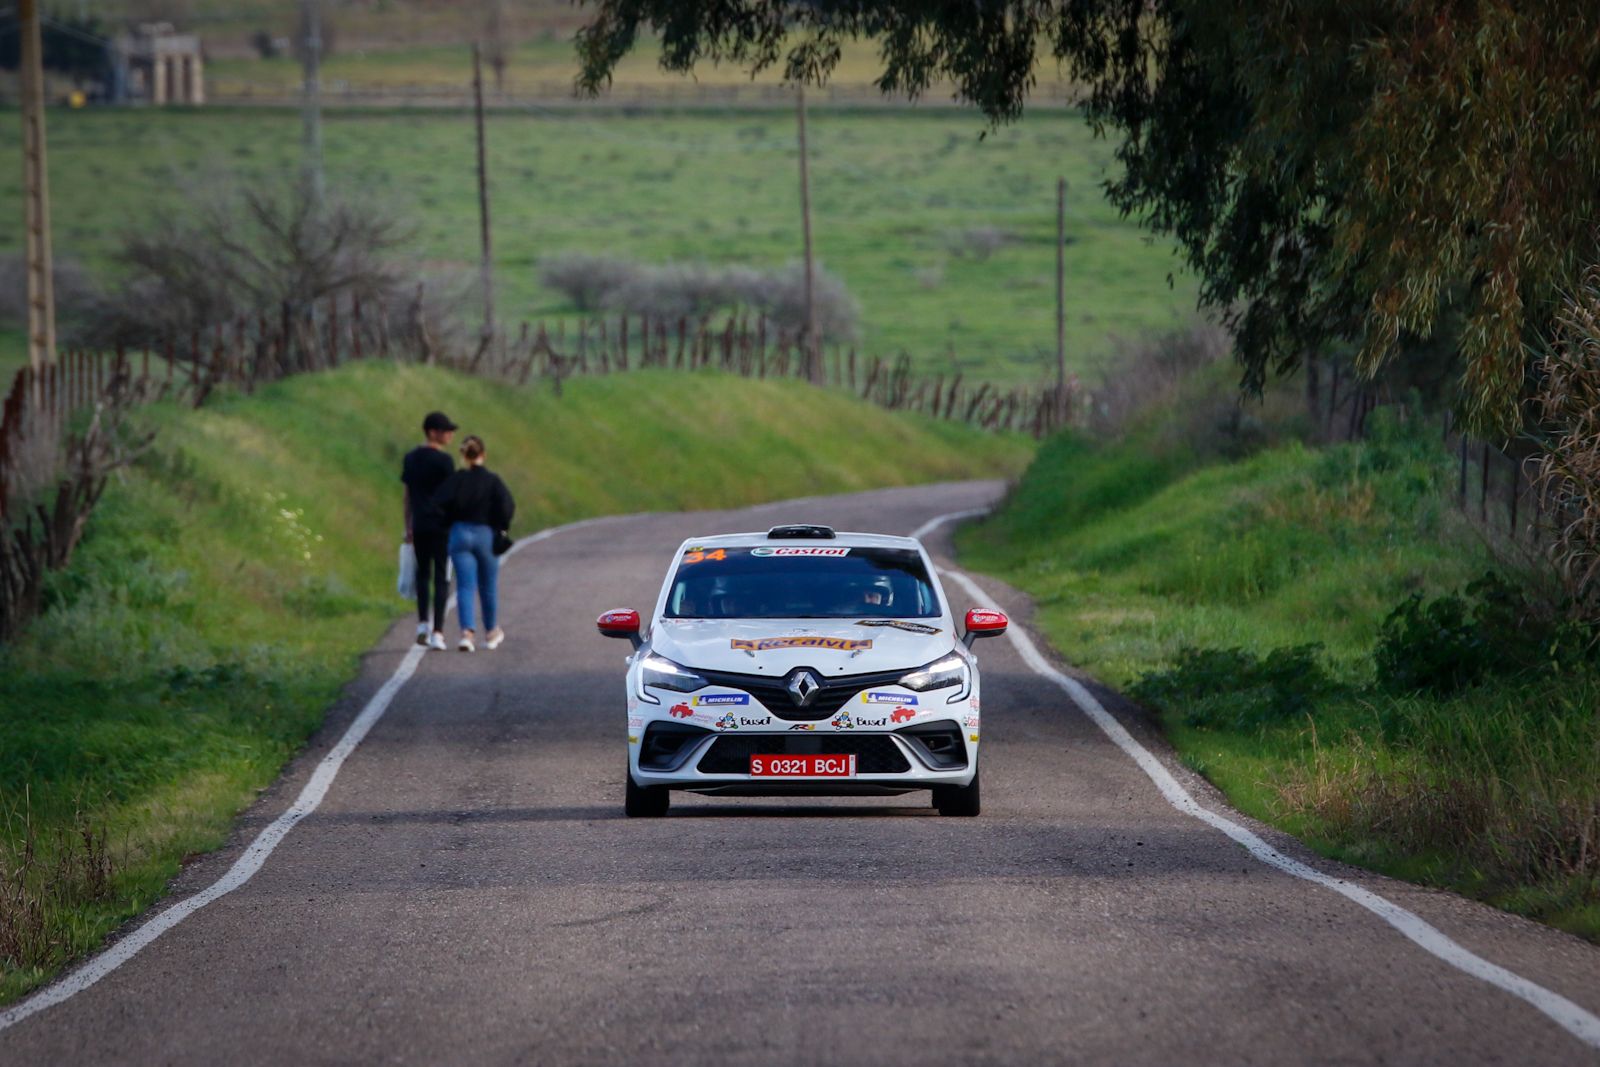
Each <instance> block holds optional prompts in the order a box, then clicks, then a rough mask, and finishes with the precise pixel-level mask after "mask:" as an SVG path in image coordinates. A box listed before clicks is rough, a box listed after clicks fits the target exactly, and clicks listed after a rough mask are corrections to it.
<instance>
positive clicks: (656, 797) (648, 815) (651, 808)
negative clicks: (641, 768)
mask: <svg viewBox="0 0 1600 1067" xmlns="http://www.w3.org/2000/svg"><path fill="white" fill-rule="evenodd" d="M626 777H627V782H628V784H627V785H626V786H625V787H624V788H623V792H622V810H623V812H624V813H625V814H626V815H627V816H628V818H630V819H659V818H661V816H663V815H665V814H666V813H667V808H668V807H669V806H670V805H671V804H672V794H670V793H668V792H667V790H666V788H665V787H663V786H659V785H653V786H643V785H639V784H638V783H637V782H635V781H634V780H633V775H631V774H629V775H627V776H626Z"/></svg>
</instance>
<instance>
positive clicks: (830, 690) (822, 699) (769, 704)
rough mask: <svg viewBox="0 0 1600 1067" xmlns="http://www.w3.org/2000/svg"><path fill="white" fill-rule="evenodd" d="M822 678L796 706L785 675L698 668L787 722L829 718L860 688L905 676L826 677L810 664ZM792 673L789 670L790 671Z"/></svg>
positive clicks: (892, 673) (709, 678)
mask: <svg viewBox="0 0 1600 1067" xmlns="http://www.w3.org/2000/svg"><path fill="white" fill-rule="evenodd" d="M811 671H812V673H813V674H815V675H816V676H817V679H818V680H819V681H821V682H822V688H820V689H818V690H817V692H816V694H815V695H814V696H812V698H811V703H809V704H807V705H806V706H805V707H803V708H802V707H798V706H797V705H796V704H795V702H794V697H792V696H790V695H789V688H788V678H789V676H788V675H784V676H783V677H782V678H771V677H768V676H766V675H761V674H732V673H729V672H726V671H700V672H699V673H700V675H701V676H702V677H703V678H705V679H706V681H708V682H710V683H711V684H713V685H721V686H727V687H728V688H730V689H743V690H744V691H745V692H746V693H749V694H750V695H751V696H753V697H755V698H756V699H757V700H759V701H761V703H762V704H764V705H766V708H767V710H768V711H770V712H772V714H774V715H776V716H777V717H778V718H780V719H786V720H788V721H789V722H820V721H821V720H823V719H826V718H830V717H831V716H832V715H833V714H834V713H835V712H837V711H838V710H839V709H840V708H842V707H844V705H845V702H846V701H847V700H849V699H850V698H851V697H853V696H855V695H856V694H857V693H859V692H861V691H862V690H863V689H870V688H872V687H873V686H875V685H893V684H895V683H896V682H898V681H899V680H900V679H901V678H902V677H904V676H905V673H906V672H905V671H903V670H899V671H880V672H878V673H877V674H844V675H836V676H834V677H832V678H829V677H827V676H826V675H824V674H823V673H822V672H821V671H819V670H816V669H815V668H811ZM790 673H791V674H792V673H793V672H792V671H791V672H790Z"/></svg>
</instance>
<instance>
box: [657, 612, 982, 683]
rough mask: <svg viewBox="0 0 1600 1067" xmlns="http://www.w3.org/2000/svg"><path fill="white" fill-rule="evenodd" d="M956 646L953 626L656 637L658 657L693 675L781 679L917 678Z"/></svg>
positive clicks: (792, 626) (725, 622)
mask: <svg viewBox="0 0 1600 1067" xmlns="http://www.w3.org/2000/svg"><path fill="white" fill-rule="evenodd" d="M927 630H932V631H933V632H932V633H926V632H921V631H927ZM955 645H956V638H955V632H954V629H953V627H952V626H951V624H950V620H949V619H864V620H854V619H661V620H659V621H658V622H657V623H656V625H655V627H654V629H653V630H652V631H651V634H650V647H651V649H652V651H655V652H657V653H660V654H661V655H663V656H665V657H667V658H668V659H670V660H673V661H675V662H677V663H681V664H683V665H684V666H685V667H689V668H692V669H696V670H709V671H730V672H733V673H737V674H765V675H770V676H771V677H774V678H781V677H783V676H784V675H786V674H788V673H789V672H790V671H791V670H793V669H794V668H796V667H810V668H812V669H813V670H815V671H817V672H818V673H820V674H822V675H823V676H824V677H827V676H831V675H839V674H871V673H875V672H877V671H891V670H902V669H903V670H911V669H913V668H916V667H920V666H922V665H923V664H924V663H928V662H930V661H932V660H936V659H938V658H939V657H940V656H943V655H944V654H945V653H947V652H949V651H950V650H951V649H952V648H954V647H955Z"/></svg>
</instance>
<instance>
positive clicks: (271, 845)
mask: <svg viewBox="0 0 1600 1067" xmlns="http://www.w3.org/2000/svg"><path fill="white" fill-rule="evenodd" d="M626 517H627V516H615V515H603V516H598V517H596V518H593V519H583V520H581V521H579V522H572V523H567V524H566V525H564V526H552V527H550V528H548V529H545V530H540V531H539V532H538V533H535V534H530V535H528V536H527V537H524V538H521V539H520V540H518V541H517V542H516V544H514V545H512V546H511V548H510V549H509V550H508V551H507V553H506V555H507V556H511V555H514V554H515V553H517V552H520V551H522V549H523V548H525V547H526V546H528V545H531V544H533V543H535V542H537V541H543V540H546V539H547V538H550V537H554V536H555V535H556V534H558V533H562V532H563V531H567V530H575V529H578V528H579V527H582V526H589V525H591V524H593V523H597V522H605V521H607V520H610V519H616V518H626ZM455 602H456V598H455V595H454V594H452V595H451V597H450V599H449V601H448V602H447V604H446V607H445V611H446V613H447V614H448V613H449V611H450V609H451V608H453V607H454V606H455ZM427 651H428V650H427V649H425V648H423V647H422V646H421V645H412V646H411V648H410V649H409V650H408V651H407V652H406V654H405V655H404V656H402V657H401V658H400V663H399V665H398V666H396V667H395V669H394V673H393V674H391V675H389V677H388V679H387V680H386V681H385V682H384V683H383V685H381V686H379V687H378V691H377V692H376V693H373V694H372V696H371V697H370V698H368V700H367V703H366V706H365V707H363V708H362V709H361V714H359V715H357V716H356V717H355V719H354V720H352V721H351V723H350V725H349V726H347V727H345V731H344V733H343V735H341V736H340V738H339V740H338V742H337V743H335V744H334V746H333V748H331V749H329V750H328V752H327V754H326V755H324V756H323V757H322V759H320V760H318V761H317V766H316V769H315V770H314V771H312V772H311V777H310V779H309V780H307V782H306V784H305V785H304V786H302V787H301V789H300V794H299V796H297V797H295V800H294V803H293V804H290V805H289V807H288V808H287V809H286V810H285V811H284V812H283V813H282V814H280V815H279V816H278V817H277V818H276V819H273V820H272V822H270V823H268V824H267V826H266V828H265V829H263V830H262V831H261V832H260V833H259V834H257V835H256V837H255V840H253V841H251V842H250V844H249V845H247V846H246V847H245V850H244V852H243V854H241V855H240V856H239V858H238V859H236V860H234V861H233V865H232V866H231V867H229V868H228V870H227V872H226V873H224V874H223V875H222V877H221V878H218V879H217V880H216V881H215V882H212V883H211V884H210V885H209V886H207V887H206V888H204V889H202V890H200V891H199V892H198V893H195V894H193V895H192V896H187V897H184V898H183V899H182V900H180V901H178V902H177V903H176V904H173V905H171V906H170V907H167V908H165V909H163V910H162V911H160V912H158V913H156V914H155V915H153V916H151V918H150V919H149V920H148V921H147V922H144V923H142V924H141V925H140V926H139V927H137V928H136V929H134V930H131V931H129V933H128V935H127V936H126V937H124V938H122V939H121V940H119V941H117V942H116V943H115V944H113V945H112V946H111V947H109V948H107V949H105V950H104V951H102V952H100V953H99V954H98V955H95V956H91V957H90V958H89V959H88V960H86V961H84V962H83V963H82V964H80V965H79V966H78V967H77V968H75V969H74V970H71V971H68V972H67V973H66V974H64V975H62V976H61V977H60V978H58V979H56V980H55V981H54V982H52V983H50V984H49V985H47V986H45V987H44V988H43V989H40V990H39V991H38V992H36V993H33V994H31V995H29V996H27V997H24V998H23V999H22V1000H20V1001H18V1002H17V1003H15V1004H13V1005H12V1006H11V1007H9V1008H3V1009H0V1031H4V1030H7V1029H9V1028H10V1027H13V1026H15V1025H16V1024H17V1023H20V1022H22V1020H24V1019H26V1018H28V1017H29V1016H31V1015H36V1014H38V1013H39V1012H41V1011H44V1010H45V1009H46V1008H53V1007H55V1006H56V1005H57V1004H60V1003H62V1002H63V1001H65V1000H68V999H70V998H71V997H74V996H76V995H77V994H79V993H81V992H83V991H84V990H85V989H88V988H89V987H90V986H92V985H94V984H95V983H96V982H98V981H100V979H102V978H104V977H105V976H106V975H108V974H110V973H111V972H112V971H114V970H116V969H117V968H118V967H121V966H122V965H123V964H124V963H127V962H128V961H129V960H131V959H133V957H134V956H136V955H138V954H139V952H140V951H141V950H142V949H144V947H145V946H146V945H149V944H150V943H151V942H153V941H155V940H156V939H157V938H158V937H160V936H161V935H162V934H164V933H166V932H167V931H168V930H170V929H172V928H173V927H174V926H177V925H178V924H179V923H181V922H183V920H185V919H187V918H188V917H189V916H191V915H193V914H194V913H195V912H197V911H199V910H200V909H201V908H203V907H205V906H206V905H207V904H210V903H212V902H213V901H215V900H219V899H221V898H222V897H225V896H227V895H228V894H229V893H231V892H233V891H234V890H235V889H238V888H239V887H240V886H242V885H244V884H245V883H246V882H248V881H249V880H250V879H251V878H253V877H255V875H256V872H258V871H259V870H261V868H262V866H263V865H264V864H265V863H266V862H267V857H269V856H271V855H272V853H273V850H274V849H276V848H277V847H278V845H280V844H281V843H282V842H283V839H284V838H285V837H287V836H288V834H289V831H290V830H293V829H294V828H295V825H296V824H297V823H299V822H300V820H301V819H304V818H305V817H306V816H307V815H310V814H311V813H312V812H314V811H316V810H317V808H318V807H319V806H320V805H321V804H322V801H323V799H324V798H325V797H326V796H327V795H328V790H329V788H331V787H332V785H333V781H334V779H335V778H337V777H338V776H339V770H340V768H341V767H343V766H344V761H345V760H347V759H349V758H350V754H351V753H353V752H354V751H355V750H356V746H357V745H359V744H361V742H362V740H364V739H365V738H366V736H367V733H368V732H369V731H370V730H371V729H372V728H373V727H374V726H375V725H377V722H378V720H379V719H381V718H383V715H384V713H385V712H386V711H388V710H389V705H390V704H391V703H393V701H394V698H395V697H396V696H397V695H398V694H399V692H400V690H401V688H402V687H404V685H405V684H406V682H408V681H410V680H411V676H412V675H413V674H415V673H416V671H417V665H418V664H420V663H421V662H422V657H423V656H424V655H425V654H426V653H427Z"/></svg>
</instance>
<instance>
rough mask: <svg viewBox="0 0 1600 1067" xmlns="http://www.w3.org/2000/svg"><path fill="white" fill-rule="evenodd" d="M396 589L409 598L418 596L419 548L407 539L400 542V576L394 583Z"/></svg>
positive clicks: (412, 598)
mask: <svg viewBox="0 0 1600 1067" xmlns="http://www.w3.org/2000/svg"><path fill="white" fill-rule="evenodd" d="M394 591H395V592H396V593H398V594H400V595H401V596H403V597H405V598H406V599H407V600H414V599H416V596H417V550H416V548H415V546H413V545H410V544H408V543H406V542H405V541H401V542H400V578H399V580H398V581H396V582H395V583H394Z"/></svg>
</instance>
